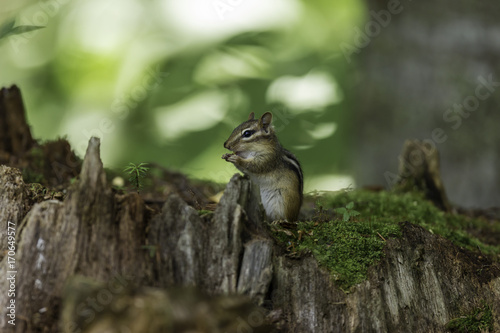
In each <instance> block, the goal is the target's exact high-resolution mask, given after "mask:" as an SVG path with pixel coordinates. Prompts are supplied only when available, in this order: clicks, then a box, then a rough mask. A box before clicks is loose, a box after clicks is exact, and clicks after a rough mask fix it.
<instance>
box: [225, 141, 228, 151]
mask: <svg viewBox="0 0 500 333" xmlns="http://www.w3.org/2000/svg"><path fill="white" fill-rule="evenodd" d="M224 148H226V149H229V145H228V144H227V141H226V142H224Z"/></svg>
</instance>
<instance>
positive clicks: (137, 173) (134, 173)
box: [123, 163, 149, 192]
mask: <svg viewBox="0 0 500 333" xmlns="http://www.w3.org/2000/svg"><path fill="white" fill-rule="evenodd" d="M146 165H147V163H140V164H139V165H135V164H134V163H129V165H128V167H126V168H125V169H124V170H123V171H124V172H126V173H128V176H129V180H130V182H131V183H132V184H133V185H134V187H135V189H136V190H137V192H139V190H140V189H141V188H142V183H141V179H142V178H144V177H146V174H147V173H148V170H149V168H148V167H146Z"/></svg>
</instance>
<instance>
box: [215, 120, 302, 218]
mask: <svg viewBox="0 0 500 333" xmlns="http://www.w3.org/2000/svg"><path fill="white" fill-rule="evenodd" d="M272 119H273V115H272V114H271V113H270V112H266V113H264V114H263V115H262V117H261V118H260V119H254V113H253V112H252V113H250V115H249V116H248V120H247V121H245V122H243V123H242V124H241V125H239V126H238V127H236V128H235V129H234V130H233V132H232V133H231V135H230V136H229V138H228V139H227V141H226V142H224V148H227V149H229V150H231V151H232V152H234V153H233V154H224V155H222V158H223V159H225V160H226V161H228V162H231V163H233V164H234V166H235V167H236V168H238V170H240V171H241V172H243V173H244V174H245V175H247V176H248V177H249V178H250V180H251V181H252V182H254V183H255V184H257V185H258V186H259V189H260V197H261V200H262V204H263V205H264V209H265V211H266V215H267V217H268V218H269V219H271V220H279V219H286V220H288V221H290V222H291V221H296V220H297V217H298V215H299V211H300V206H301V205H302V191H303V176H302V169H301V167H300V163H299V161H297V158H296V157H295V156H294V155H293V154H292V153H291V152H289V151H288V150H286V149H285V148H283V147H282V146H281V144H280V143H279V141H278V138H277V137H276V134H275V132H274V128H273V126H272V125H271V121H272Z"/></svg>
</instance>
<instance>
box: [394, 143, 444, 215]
mask: <svg viewBox="0 0 500 333" xmlns="http://www.w3.org/2000/svg"><path fill="white" fill-rule="evenodd" d="M397 186H399V187H400V188H402V189H404V190H408V191H418V192H422V193H424V194H425V196H426V198H427V199H428V200H430V201H432V202H433V203H434V204H435V205H436V206H437V207H439V208H440V209H442V210H445V211H451V209H452V207H451V205H450V203H449V201H448V197H447V196H446V191H445V189H444V186H443V182H442V181H441V172H440V168H439V152H438V150H437V148H436V147H435V146H433V145H432V144H430V143H428V142H427V143H426V142H423V141H420V140H406V141H405V143H404V146H403V151H402V152H401V155H400V156H399V180H398V184H397Z"/></svg>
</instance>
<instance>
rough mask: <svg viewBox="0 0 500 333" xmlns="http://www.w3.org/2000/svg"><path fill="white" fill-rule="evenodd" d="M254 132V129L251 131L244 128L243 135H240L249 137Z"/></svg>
mask: <svg viewBox="0 0 500 333" xmlns="http://www.w3.org/2000/svg"><path fill="white" fill-rule="evenodd" d="M254 133H255V131H252V130H246V131H245V132H243V135H242V136H243V137H244V138H249V137H251V136H252V134H254Z"/></svg>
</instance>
